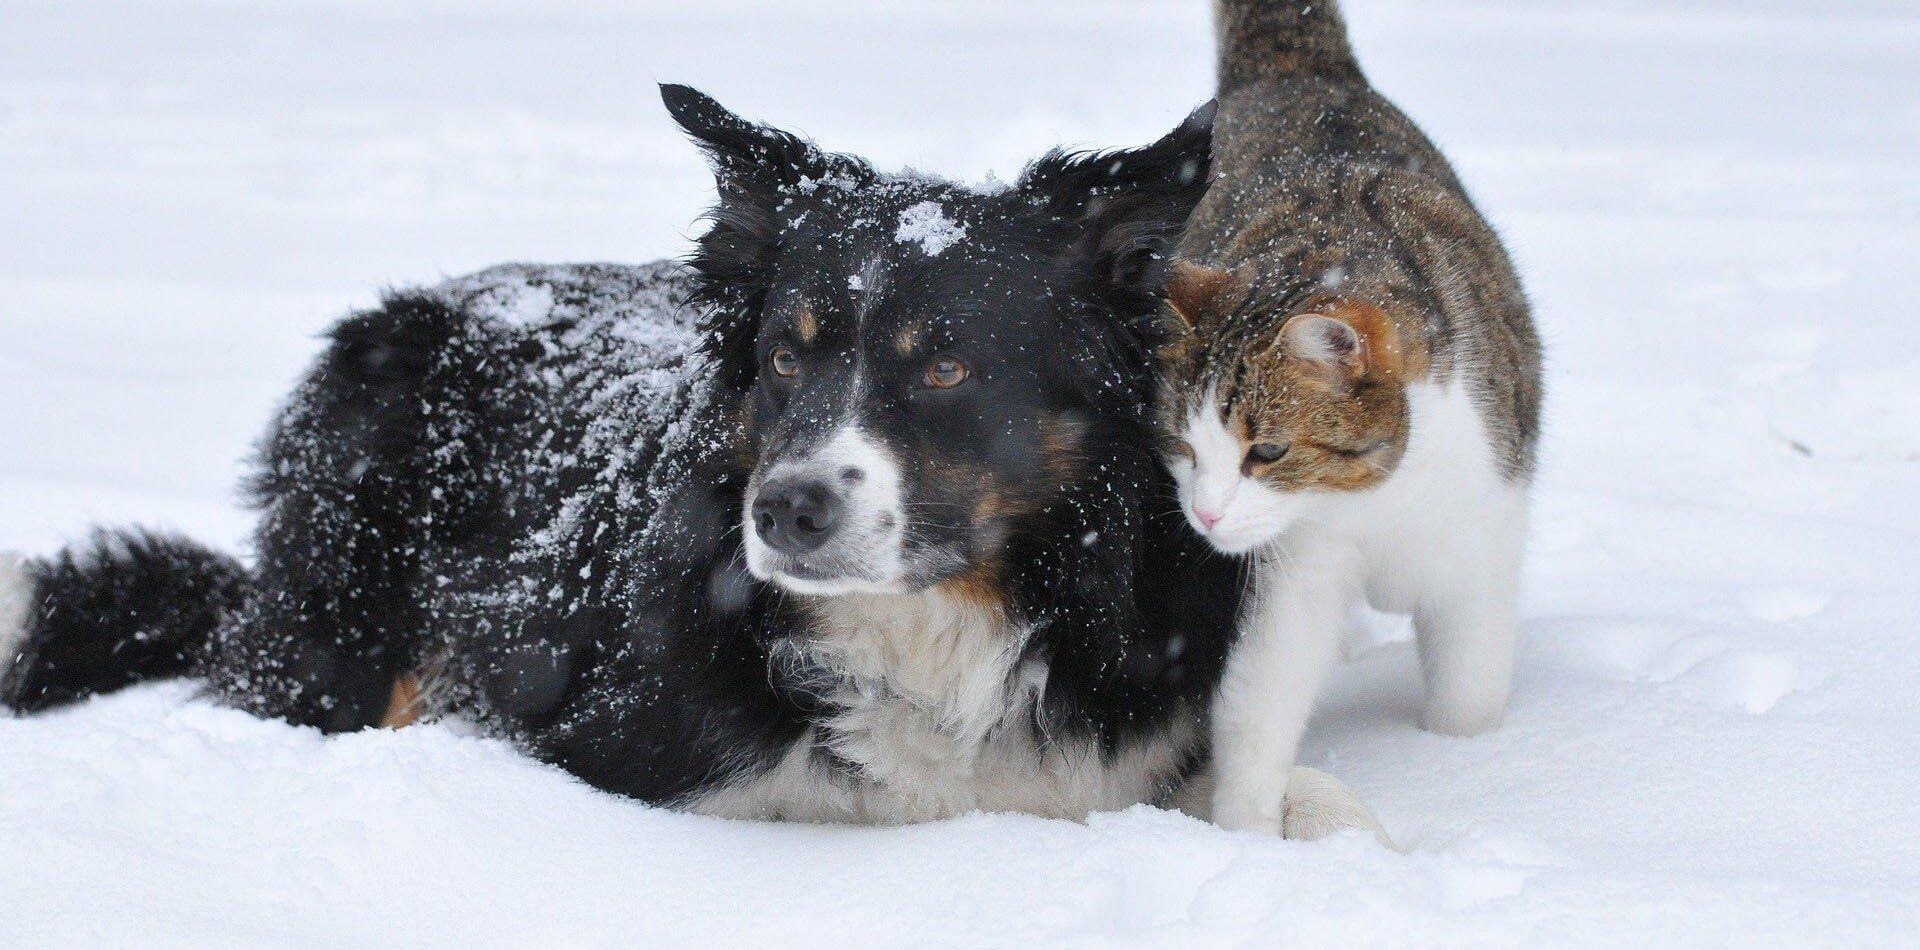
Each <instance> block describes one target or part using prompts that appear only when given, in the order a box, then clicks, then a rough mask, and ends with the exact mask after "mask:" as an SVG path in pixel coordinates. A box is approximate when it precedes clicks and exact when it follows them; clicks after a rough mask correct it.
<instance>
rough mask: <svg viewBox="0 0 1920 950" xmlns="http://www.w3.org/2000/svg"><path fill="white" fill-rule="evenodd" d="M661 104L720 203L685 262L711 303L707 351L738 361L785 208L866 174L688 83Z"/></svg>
mask: <svg viewBox="0 0 1920 950" xmlns="http://www.w3.org/2000/svg"><path fill="white" fill-rule="evenodd" d="M660 99H661V101H663V102H665V103H666V106H667V112H668V113H670V114H671V115H672V116H673V120H674V121H675V122H678V123H679V124H680V127H681V128H683V129H686V130H687V132H688V134H690V135H692V136H693V139H694V142H695V144H697V145H699V146H700V150H701V151H703V152H705V153H706V155H707V161H708V162H709V163H710V164H711V165H712V166H713V177H714V182H715V186H716V189H717V190H718V192H719V201H718V202H716V203H715V204H714V206H713V208H712V209H711V210H710V211H708V212H707V220H708V222H709V223H711V225H712V227H709V228H708V229H707V232H706V233H705V234H703V235H701V236H700V239H699V241H698V242H697V244H698V249H697V250H695V252H694V254H693V257H692V258H691V259H690V261H689V263H690V264H691V265H692V267H693V271H694V273H695V274H696V275H697V277H698V279H699V285H700V289H699V294H698V296H699V297H700V298H701V299H702V300H703V301H704V302H706V303H709V304H712V305H713V306H712V307H710V310H709V317H708V321H709V323H708V330H709V332H708V344H707V345H708V351H709V352H710V353H711V354H713V355H715V356H717V357H719V358H720V359H721V360H722V361H723V362H729V363H730V362H737V361H738V358H743V357H741V354H742V353H745V352H746V351H747V350H748V349H750V348H751V345H752V340H753V331H754V323H755V321H756V320H757V317H758V314H759V311H760V308H761V305H762V304H763V303H764V302H765V299H766V291H767V283H768V281H769V279H770V275H771V273H772V266H773V262H774V259H775V256H776V254H777V252H778V250H779V247H780V232H781V229H782V228H783V227H784V226H786V224H787V223H788V222H787V221H786V220H785V218H786V213H785V211H784V209H786V208H788V207H790V206H791V205H792V204H793V203H794V199H795V198H796V197H800V196H803V195H805V194H807V193H810V192H813V191H815V190H816V189H815V187H814V186H815V184H816V183H822V182H828V181H831V182H835V183H839V184H843V185H844V184H863V183H865V182H867V181H869V180H871V178H872V177H873V172H872V169H871V168H869V167H868V166H867V165H866V164H865V163H863V162H861V161H859V160H858V159H855V158H852V157H850V156H846V155H837V154H834V153H831V152H826V151H823V150H821V149H820V148H819V147H818V146H816V145H814V144H813V143H812V142H808V141H806V140H805V139H802V138H800V137H799V136H797V135H793V134H792V133H789V132H782V131H780V130H779V129H775V128H771V127H769V126H765V125H760V124H757V123H753V122H748V121H747V120H745V119H742V118H741V117H739V116H737V115H735V114H733V113H732V112H729V111H727V109H726V108H725V107H724V106H722V105H720V103H718V102H715V101H714V100H713V99H712V98H711V97H709V96H708V95H706V94H705V93H702V92H700V91H699V90H697V89H693V88H691V87H689V86H677V85H669V84H662V85H661V87H660Z"/></svg>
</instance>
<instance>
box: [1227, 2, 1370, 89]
mask: <svg viewBox="0 0 1920 950" xmlns="http://www.w3.org/2000/svg"><path fill="white" fill-rule="evenodd" d="M1213 22H1214V28H1215V29H1216V30H1217V31H1218V33H1219V40H1220V47H1219V48H1220V94H1221V95H1225V94H1227V93H1229V92H1232V91H1233V90H1234V89H1236V88H1238V87H1240V86H1242V85H1245V84H1247V83H1250V82H1258V81H1260V80H1264V79H1273V78H1275V77H1279V76H1287V75H1306V76H1326V77H1330V78H1341V79H1356V78H1359V76H1360V62H1359V60H1357V59H1355V58H1354V55H1353V46H1352V44H1351V43H1350V42H1348V40H1347V24H1346V21H1345V20H1343V19H1341V17H1340V7H1339V5H1338V4H1336V3H1335V2H1334V0H1215V2H1214V6H1213Z"/></svg>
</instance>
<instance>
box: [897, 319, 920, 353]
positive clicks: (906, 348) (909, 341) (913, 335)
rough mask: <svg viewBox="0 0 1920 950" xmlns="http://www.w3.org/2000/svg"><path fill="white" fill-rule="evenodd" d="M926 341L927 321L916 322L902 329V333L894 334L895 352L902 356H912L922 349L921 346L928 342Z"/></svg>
mask: <svg viewBox="0 0 1920 950" xmlns="http://www.w3.org/2000/svg"><path fill="white" fill-rule="evenodd" d="M926 339H927V324H926V321H924V320H916V321H914V322H912V323H909V324H907V325H906V326H904V327H902V328H900V332H899V333H896V334H894V337H893V348H894V351H895V352H897V353H899V354H900V355H901V356H912V355H914V353H915V352H917V351H918V350H919V349H920V345H921V344H922V343H925V342H926Z"/></svg>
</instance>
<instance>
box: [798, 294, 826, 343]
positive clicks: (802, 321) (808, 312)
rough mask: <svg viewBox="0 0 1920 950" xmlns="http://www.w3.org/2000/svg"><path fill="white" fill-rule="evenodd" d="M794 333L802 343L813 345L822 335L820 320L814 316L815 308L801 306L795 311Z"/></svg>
mask: <svg viewBox="0 0 1920 950" xmlns="http://www.w3.org/2000/svg"><path fill="white" fill-rule="evenodd" d="M793 332H794V334H795V335H797V336H799V337H800V342H802V343H812V342H813V338H814V337H816V336H819V335H820V320H819V318H818V317H815V316H814V315H813V308H812V307H809V306H807V305H806V304H801V305H800V306H799V307H797V308H796V309H795V310H794V311H793Z"/></svg>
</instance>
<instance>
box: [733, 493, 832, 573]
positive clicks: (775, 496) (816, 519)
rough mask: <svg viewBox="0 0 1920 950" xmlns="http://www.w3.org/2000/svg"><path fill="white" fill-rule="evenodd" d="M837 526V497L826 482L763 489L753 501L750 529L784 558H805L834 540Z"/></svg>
mask: <svg viewBox="0 0 1920 950" xmlns="http://www.w3.org/2000/svg"><path fill="white" fill-rule="evenodd" d="M839 523H840V496H839V495H838V494H837V493H835V492H834V490H833V489H832V488H830V487H828V486H827V484H826V483H825V482H821V481H815V480H811V479H809V480H796V481H780V482H772V483H769V484H767V485H763V486H761V488H760V496H759V497H758V498H755V499H754V500H753V526H754V528H755V529H756V530H758V531H759V532H760V540H762V541H765V542H766V543H767V546H768V547H770V548H773V549H774V550H776V551H780V552H782V553H784V554H806V553H807V552H809V551H812V550H814V549H816V548H818V547H820V545H822V544H825V543H827V539H828V538H830V537H833V529H834V527H835V526H836V525H838V524H839Z"/></svg>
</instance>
